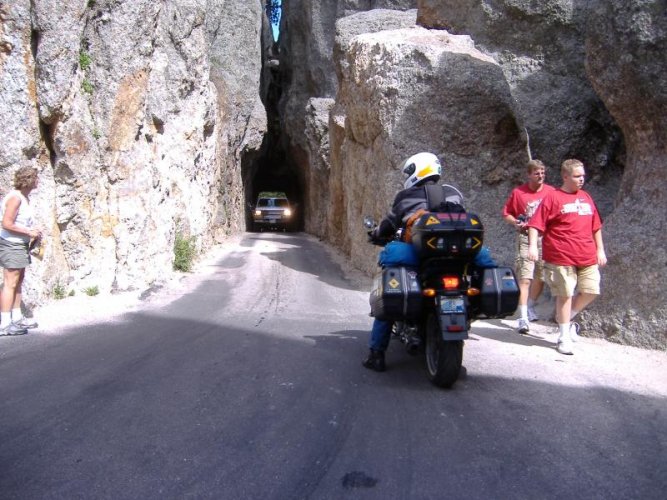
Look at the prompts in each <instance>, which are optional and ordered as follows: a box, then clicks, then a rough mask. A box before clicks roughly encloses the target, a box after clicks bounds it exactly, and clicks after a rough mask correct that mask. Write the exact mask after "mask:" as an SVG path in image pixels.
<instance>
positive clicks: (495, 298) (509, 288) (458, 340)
mask: <svg viewBox="0 0 667 500" xmlns="http://www.w3.org/2000/svg"><path fill="white" fill-rule="evenodd" d="M364 226H365V228H366V229H367V230H369V231H368V234H369V241H370V242H371V243H373V244H375V245H380V246H384V247H385V248H384V250H383V251H382V252H381V254H380V262H379V263H380V264H381V266H382V270H381V272H379V273H378V275H377V276H376V278H375V280H374V284H373V289H372V291H371V295H370V306H371V315H372V316H374V317H376V318H377V319H381V320H387V321H392V322H393V325H392V333H393V335H394V336H396V337H398V338H399V339H400V341H401V342H402V343H404V344H405V346H406V349H407V351H408V353H410V354H412V355H418V354H421V353H423V354H424V357H425V367H426V373H427V376H428V378H429V380H430V381H431V382H432V383H433V384H435V385H436V386H439V387H445V388H450V387H452V385H453V384H454V383H455V382H456V381H457V380H458V378H459V374H460V372H461V366H462V363H463V345H464V340H465V339H467V338H468V332H469V331H470V326H471V323H472V321H473V320H475V319H478V318H504V317H507V316H509V315H511V314H513V313H514V312H515V310H516V308H517V305H518V301H519V287H518V285H517V282H516V278H515V276H514V272H513V271H512V269H511V268H509V267H498V266H496V265H495V262H493V259H492V258H491V257H490V253H489V250H488V248H487V247H486V246H484V245H483V241H484V228H483V225H482V222H481V220H480V218H479V217H478V216H477V215H476V214H474V213H470V212H465V211H457V212H425V213H423V214H421V215H420V216H419V217H417V218H416V219H415V220H414V222H413V223H412V225H411V227H410V228H407V229H403V230H399V231H398V233H397V234H396V235H395V236H394V237H392V238H391V239H378V238H373V237H372V234H373V232H372V229H373V228H374V227H375V226H376V223H375V221H374V220H373V219H372V218H370V217H365V218H364ZM392 253H393V254H394V256H392ZM406 254H407V257H406Z"/></svg>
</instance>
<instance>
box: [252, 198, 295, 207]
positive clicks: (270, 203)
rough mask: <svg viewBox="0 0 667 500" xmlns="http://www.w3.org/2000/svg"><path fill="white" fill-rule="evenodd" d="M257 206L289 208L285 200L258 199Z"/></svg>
mask: <svg viewBox="0 0 667 500" xmlns="http://www.w3.org/2000/svg"><path fill="white" fill-rule="evenodd" d="M257 206H258V207H279V208H287V207H289V202H288V201H287V199H286V198H260V199H259V200H258V201H257Z"/></svg>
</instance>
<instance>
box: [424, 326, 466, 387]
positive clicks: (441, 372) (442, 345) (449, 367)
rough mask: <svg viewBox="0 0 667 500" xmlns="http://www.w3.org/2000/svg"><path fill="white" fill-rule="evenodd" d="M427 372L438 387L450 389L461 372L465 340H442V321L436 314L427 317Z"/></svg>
mask: <svg viewBox="0 0 667 500" xmlns="http://www.w3.org/2000/svg"><path fill="white" fill-rule="evenodd" d="M425 328H426V373H427V375H428V379H429V380H430V381H431V382H432V383H433V384H434V385H436V386H438V387H444V388H445V389H449V388H451V387H452V386H453V385H454V382H456V381H457V380H458V378H459V374H460V373H461V365H462V364H463V340H448V341H444V340H442V333H441V332H440V323H439V321H438V318H437V317H436V315H435V314H433V313H429V315H428V318H427V319H426V325H425Z"/></svg>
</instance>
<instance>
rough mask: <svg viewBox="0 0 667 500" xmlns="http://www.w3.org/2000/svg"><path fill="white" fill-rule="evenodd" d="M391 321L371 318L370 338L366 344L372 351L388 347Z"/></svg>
mask: <svg viewBox="0 0 667 500" xmlns="http://www.w3.org/2000/svg"><path fill="white" fill-rule="evenodd" d="M391 325H392V322H391V321H383V320H381V319H374V320H373V328H372V329H371V339H370V341H369V342H368V346H369V347H370V348H371V349H373V350H374V351H382V352H384V351H386V350H387V347H389V339H390V337H391Z"/></svg>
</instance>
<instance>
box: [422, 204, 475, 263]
mask: <svg viewBox="0 0 667 500" xmlns="http://www.w3.org/2000/svg"><path fill="white" fill-rule="evenodd" d="M411 233H412V244H413V245H414V246H415V248H416V249H417V253H418V254H419V256H420V257H421V258H428V257H447V258H452V259H457V258H469V259H472V258H474V256H475V255H476V254H477V252H479V251H480V249H481V248H482V243H483V242H484V227H483V226H482V223H481V221H480V220H479V217H478V216H477V215H475V214H473V213H470V212H442V213H440V212H428V213H425V214H424V215H422V216H421V217H419V219H417V220H416V221H415V222H414V224H413V226H412V230H411Z"/></svg>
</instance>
